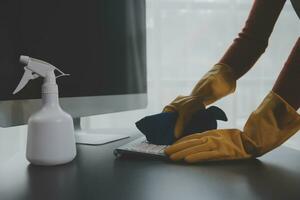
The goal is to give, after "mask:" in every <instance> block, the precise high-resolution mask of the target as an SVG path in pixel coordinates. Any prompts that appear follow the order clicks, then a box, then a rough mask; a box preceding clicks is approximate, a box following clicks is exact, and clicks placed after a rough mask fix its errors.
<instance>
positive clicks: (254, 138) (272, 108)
mask: <svg viewBox="0 0 300 200" xmlns="http://www.w3.org/2000/svg"><path fill="white" fill-rule="evenodd" d="M299 129H300V115H299V114H298V113H297V111H296V110H295V109H294V108H293V107H292V106H290V105H289V104H288V103H287V102H286V101H285V100H284V99H283V98H281V97H280V96H279V95H277V94H276V93H275V92H273V91H271V92H270V93H269V94H268V95H267V96H266V97H265V99H264V100H263V102H262V103H261V104H260V106H259V107H258V108H257V109H256V110H255V111H254V112H253V113H252V114H251V115H250V117H249V119H248V121H247V123H246V125H245V127H244V134H242V137H243V141H244V145H245V149H246V151H247V152H248V153H250V154H252V155H253V156H255V157H257V156H261V155H263V154H265V153H267V152H269V151H270V150H272V149H274V148H276V147H278V146H280V145H281V144H282V143H283V142H285V141H286V140H287V139H288V138H290V137H291V136H292V135H294V134H295V133H296V132H297V131H298V130H299Z"/></svg>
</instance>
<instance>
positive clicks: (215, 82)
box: [191, 63, 236, 106]
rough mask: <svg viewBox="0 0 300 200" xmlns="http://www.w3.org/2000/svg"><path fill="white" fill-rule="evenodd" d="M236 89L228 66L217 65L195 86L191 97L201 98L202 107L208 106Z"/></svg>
mask: <svg viewBox="0 0 300 200" xmlns="http://www.w3.org/2000/svg"><path fill="white" fill-rule="evenodd" d="M235 88H236V80H235V79H234V76H233V73H232V69H231V67H230V66H228V65H226V64H223V63H219V64H216V65H215V66H214V67H213V68H212V69H211V70H210V71H208V72H207V73H206V74H205V75H204V76H203V77H202V79H201V80H200V81H199V82H198V83H197V84H196V86H195V87H194V89H193V91H192V93H191V95H193V96H201V97H203V103H204V105H206V106H207V105H209V104H211V103H213V102H215V101H217V100H218V99H220V98H222V97H224V96H226V95H228V94H230V93H233V92H234V91H235Z"/></svg>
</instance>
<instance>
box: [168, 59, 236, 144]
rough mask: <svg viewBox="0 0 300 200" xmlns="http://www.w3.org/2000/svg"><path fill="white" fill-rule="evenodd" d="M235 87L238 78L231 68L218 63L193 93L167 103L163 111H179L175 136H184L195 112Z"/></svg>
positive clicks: (232, 90)
mask: <svg viewBox="0 0 300 200" xmlns="http://www.w3.org/2000/svg"><path fill="white" fill-rule="evenodd" d="M235 87H236V80H234V78H233V74H232V71H231V68H230V67H229V66H228V65H225V64H216V65H215V66H214V67H213V68H212V69H211V70H210V71H208V72H207V73H206V74H205V75H204V76H203V77H202V79H201V80H200V81H199V82H198V83H197V84H196V86H195V87H194V89H193V91H192V93H191V95H189V96H178V97H177V98H176V99H175V100H174V101H172V102H171V103H170V104H169V105H167V106H166V107H165V108H164V110H163V112H175V111H176V112H178V119H177V122H176V125H175V130H174V135H175V138H176V139H178V138H181V137H183V136H184V135H183V130H184V128H185V126H186V124H187V123H188V122H189V121H190V119H191V116H192V115H193V114H194V113H195V112H197V111H198V110H200V109H203V108H205V106H207V105H209V104H211V103H213V102H215V101H217V100H218V99H220V98H222V97H224V96H226V95H228V94H230V93H232V92H234V90H235Z"/></svg>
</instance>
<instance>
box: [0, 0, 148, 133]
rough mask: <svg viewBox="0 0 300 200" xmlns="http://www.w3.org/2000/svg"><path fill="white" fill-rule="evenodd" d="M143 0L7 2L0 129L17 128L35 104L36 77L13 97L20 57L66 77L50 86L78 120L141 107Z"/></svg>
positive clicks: (1, 42)
mask: <svg viewBox="0 0 300 200" xmlns="http://www.w3.org/2000/svg"><path fill="white" fill-rule="evenodd" d="M145 9H146V8H145V0H122V1H120V0H86V1H81V0H63V1H62V0H43V1H38V0H26V1H21V0H15V1H5V3H1V16H0V17H1V18H0V20H1V22H0V50H1V51H0V53H1V56H0V126H1V127H9V126H16V125H22V124H25V123H26V122H27V120H28V118H29V116H30V115H31V114H32V113H34V112H35V111H37V110H38V109H39V108H40V106H41V101H40V98H41V85H42V79H38V80H34V81H31V82H30V83H29V84H27V86H26V87H25V88H24V89H23V90H22V91H20V92H19V93H18V94H16V95H13V94H12V92H13V91H14V89H15V87H16V86H17V85H18V83H19V81H20V79H21V77H22V75H23V73H24V69H23V66H22V65H21V64H20V63H19V56H20V55H28V56H30V57H33V58H37V59H41V60H44V61H46V62H49V63H51V64H52V65H54V66H56V67H58V68H59V69H61V70H62V71H64V72H65V73H68V74H71V76H69V77H62V78H59V79H58V80H57V83H58V86H59V95H60V103H61V106H62V107H63V109H64V110H65V111H67V112H68V113H70V114H71V115H72V116H73V118H74V121H75V126H76V128H78V129H79V126H80V125H79V124H80V120H79V119H80V117H82V116H91V115H97V114H102V113H111V112H119V111H125V110H132V109H139V108H144V107H146V105H147V79H146V19H145V18H146V17H145Z"/></svg>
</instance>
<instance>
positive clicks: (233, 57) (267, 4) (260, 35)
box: [219, 0, 286, 79]
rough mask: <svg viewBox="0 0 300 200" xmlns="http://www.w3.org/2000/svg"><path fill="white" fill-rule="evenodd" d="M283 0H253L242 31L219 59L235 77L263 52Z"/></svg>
mask: <svg viewBox="0 0 300 200" xmlns="http://www.w3.org/2000/svg"><path fill="white" fill-rule="evenodd" d="M285 1H286V0H255V1H254V3H253V6H252V8H251V11H250V14H249V16H248V19H247V21H246V24H245V26H244V28H243V30H242V32H241V33H239V35H238V37H237V38H236V39H235V40H234V42H233V43H232V45H231V46H230V47H229V49H228V50H227V51H226V53H225V54H224V56H223V57H222V58H221V60H220V61H219V63H225V64H227V65H229V66H230V67H231V68H232V69H233V71H234V75H235V77H236V79H238V78H240V77H241V76H243V75H244V74H245V73H246V72H247V71H248V70H249V69H250V68H251V67H252V66H253V65H254V64H255V62H256V61H257V60H258V58H259V57H260V56H261V55H262V54H263V53H264V51H265V49H266V48H267V46H268V40H269V37H270V35H271V33H272V31H273V27H274V25H275V22H276V21H277V18H278V16H279V14H280V12H281V10H282V8H283V6H284V3H285Z"/></svg>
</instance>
